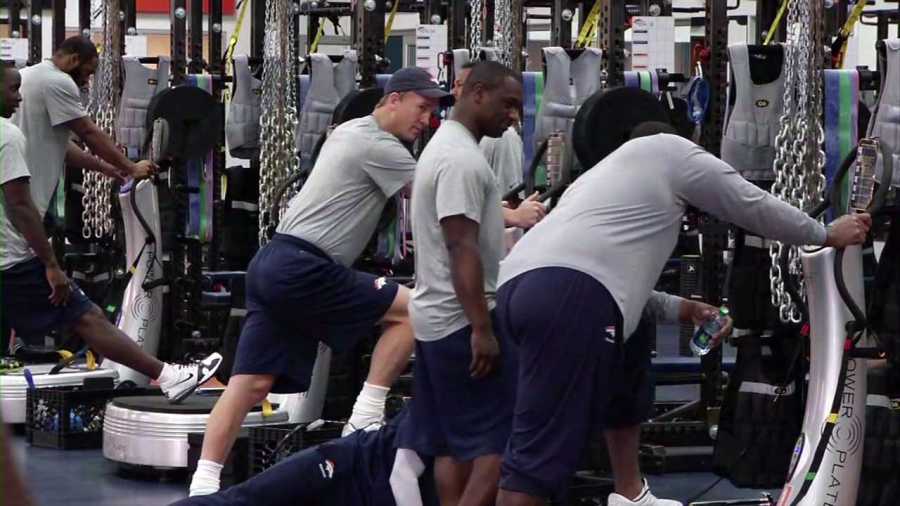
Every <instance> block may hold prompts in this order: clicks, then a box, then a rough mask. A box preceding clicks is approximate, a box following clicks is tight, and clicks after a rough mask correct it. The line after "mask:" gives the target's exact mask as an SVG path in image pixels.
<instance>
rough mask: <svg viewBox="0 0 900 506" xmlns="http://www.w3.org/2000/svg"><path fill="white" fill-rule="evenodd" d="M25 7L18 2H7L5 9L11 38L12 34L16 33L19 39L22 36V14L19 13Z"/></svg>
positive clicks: (18, 0) (16, 0)
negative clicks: (7, 12)
mask: <svg viewBox="0 0 900 506" xmlns="http://www.w3.org/2000/svg"><path fill="white" fill-rule="evenodd" d="M24 6H25V5H24V4H23V3H22V2H21V1H20V0H8V1H7V3H6V7H7V9H8V11H9V14H8V16H9V36H10V37H12V34H13V32H16V31H18V32H19V37H22V36H24V35H25V34H23V33H22V17H21V16H22V13H21V12H19V11H20V10H21V9H22V8H23V7H24ZM26 29H27V27H26Z"/></svg>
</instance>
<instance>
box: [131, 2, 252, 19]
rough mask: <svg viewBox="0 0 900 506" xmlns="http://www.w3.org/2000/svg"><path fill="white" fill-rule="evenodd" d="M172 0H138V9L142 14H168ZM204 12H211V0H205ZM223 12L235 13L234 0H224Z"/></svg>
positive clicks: (226, 13) (224, 13)
mask: <svg viewBox="0 0 900 506" xmlns="http://www.w3.org/2000/svg"><path fill="white" fill-rule="evenodd" d="M171 9H172V0H137V11H138V13H142V14H168V13H169V11H170V10H171ZM203 13H204V14H209V0H203ZM222 14H223V15H225V16H229V15H233V14H234V0H222Z"/></svg>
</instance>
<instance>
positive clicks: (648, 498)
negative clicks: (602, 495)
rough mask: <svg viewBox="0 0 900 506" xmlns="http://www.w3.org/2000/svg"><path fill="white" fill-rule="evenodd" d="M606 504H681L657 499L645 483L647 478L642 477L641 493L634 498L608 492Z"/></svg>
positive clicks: (673, 505) (661, 505)
mask: <svg viewBox="0 0 900 506" xmlns="http://www.w3.org/2000/svg"><path fill="white" fill-rule="evenodd" d="M606 505H607V506H683V505H682V504H681V503H680V502H678V501H673V500H671V499H657V498H656V496H654V495H653V493H652V492H650V485H649V484H648V483H647V479H646V478H645V479H644V488H642V489H641V493H640V494H638V496H637V497H636V498H634V500H629V499H626V498H625V497H623V496H621V495H619V494H609V498H607V500H606Z"/></svg>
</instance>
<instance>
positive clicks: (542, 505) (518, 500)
mask: <svg viewBox="0 0 900 506" xmlns="http://www.w3.org/2000/svg"><path fill="white" fill-rule="evenodd" d="M546 504H547V501H545V500H543V499H541V498H540V497H535V496H533V495H528V494H524V493H522V492H513V491H511V490H503V489H500V493H499V494H497V506H546Z"/></svg>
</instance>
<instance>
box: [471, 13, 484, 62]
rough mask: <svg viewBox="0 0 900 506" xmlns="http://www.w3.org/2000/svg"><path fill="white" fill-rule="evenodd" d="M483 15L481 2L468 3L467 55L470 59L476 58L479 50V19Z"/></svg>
mask: <svg viewBox="0 0 900 506" xmlns="http://www.w3.org/2000/svg"><path fill="white" fill-rule="evenodd" d="M483 15H484V6H483V5H482V3H481V0H471V2H470V3H469V54H471V55H472V58H475V57H476V56H478V51H479V49H481V44H482V42H481V19H482V16H483Z"/></svg>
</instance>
